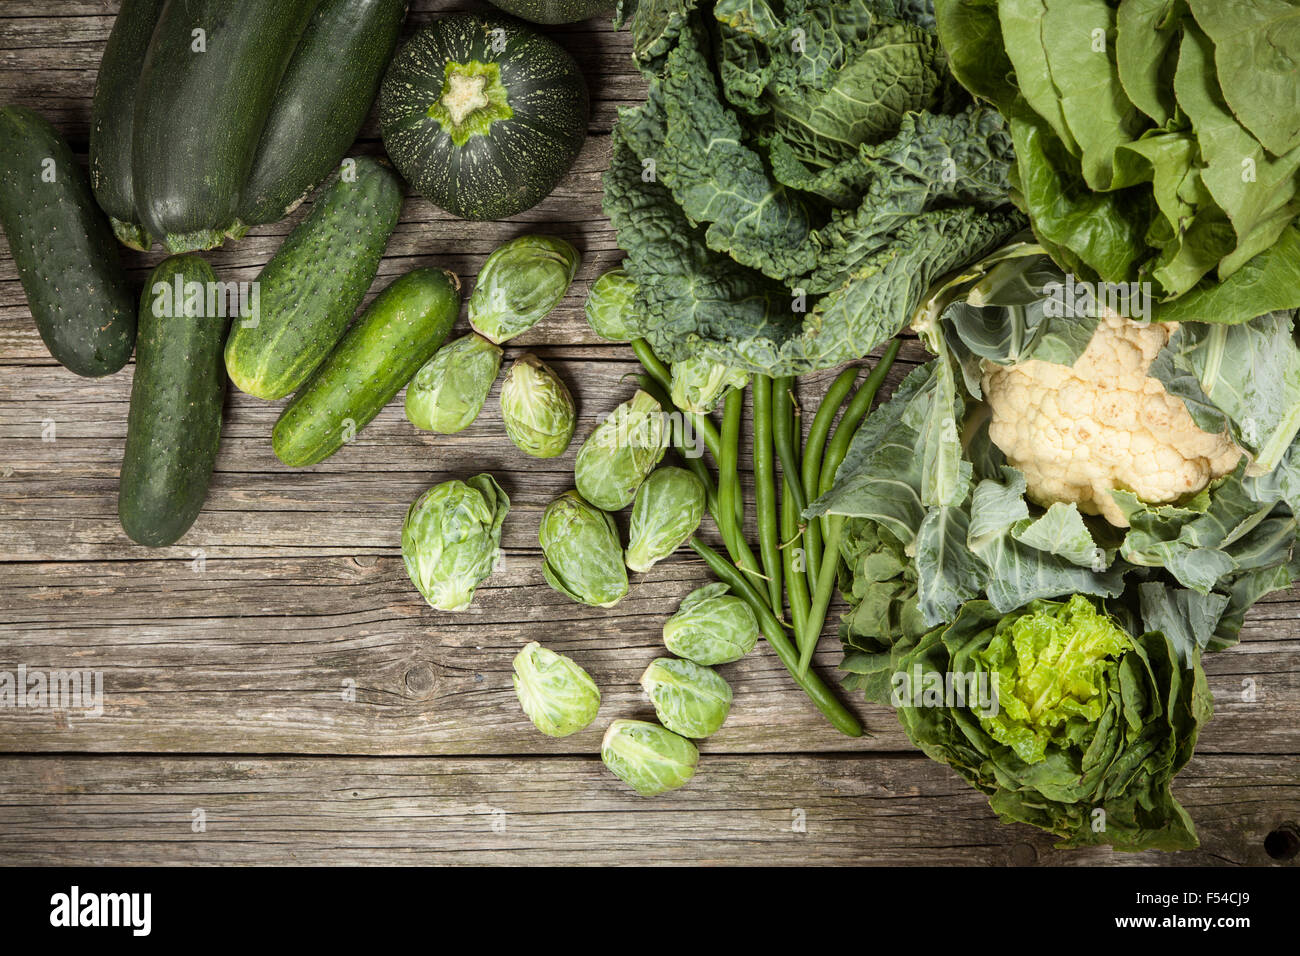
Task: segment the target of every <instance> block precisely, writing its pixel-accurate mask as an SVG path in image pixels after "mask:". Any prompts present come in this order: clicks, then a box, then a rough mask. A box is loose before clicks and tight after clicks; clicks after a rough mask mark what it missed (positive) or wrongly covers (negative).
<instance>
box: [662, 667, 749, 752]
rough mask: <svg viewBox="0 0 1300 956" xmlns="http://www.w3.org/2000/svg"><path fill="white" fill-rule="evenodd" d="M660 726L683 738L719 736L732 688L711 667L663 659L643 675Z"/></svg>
mask: <svg viewBox="0 0 1300 956" xmlns="http://www.w3.org/2000/svg"><path fill="white" fill-rule="evenodd" d="M641 687H642V689H643V690H644V691H645V692H646V694H647V695H649V697H650V703H652V704H654V705H655V713H656V714H657V715H658V716H659V723H661V724H663V725H664V726H665V727H667V728H668V729H669V730H671V731H672V732H673V733H675V734H681V735H682V736H683V737H696V738H699V737H708V736H709V735H710V734H714V733H716V732H717V730H718V728H719V727H721V726H722V722H723V721H724V720H726V719H727V712H728V711H730V710H731V685H729V684H728V683H727V682H726V681H725V680H723V679H722V676H721V675H720V674H719V673H718V672H717V671H715V670H713V669H712V668H709V667H701V666H700V665H699V664H696V663H693V662H691V661H679V660H674V659H673V658H671V657H661V658H659V659H658V660H656V661H652V662H651V663H650V666H649V667H647V668H646V669H645V673H644V674H642V675H641Z"/></svg>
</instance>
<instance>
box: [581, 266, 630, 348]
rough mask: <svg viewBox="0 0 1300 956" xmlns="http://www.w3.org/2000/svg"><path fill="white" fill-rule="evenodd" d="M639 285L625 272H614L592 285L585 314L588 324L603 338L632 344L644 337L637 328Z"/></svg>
mask: <svg viewBox="0 0 1300 956" xmlns="http://www.w3.org/2000/svg"><path fill="white" fill-rule="evenodd" d="M635 296H636V283H635V282H633V281H632V277H631V276H629V275H628V274H627V273H626V272H624V271H623V270H622V269H611V270H610V271H609V272H606V273H605V274H604V275H603V276H601V277H600V278H599V279H597V280H596V281H595V282H593V283H592V285H591V291H590V292H588V293H587V303H586V306H585V307H584V311H585V312H586V315H587V324H588V325H590V326H591V329H592V331H593V332H595V333H596V334H597V335H599V336H600V337H601V338H602V339H608V340H609V341H611V342H631V341H632V340H633V339H635V338H640V336H641V332H640V329H639V328H638V326H637V320H636V308H635V306H634V304H633V299H634V297H635Z"/></svg>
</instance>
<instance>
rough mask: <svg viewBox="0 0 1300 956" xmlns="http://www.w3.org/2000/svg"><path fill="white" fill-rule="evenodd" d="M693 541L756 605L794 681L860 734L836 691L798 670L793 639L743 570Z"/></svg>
mask: <svg viewBox="0 0 1300 956" xmlns="http://www.w3.org/2000/svg"><path fill="white" fill-rule="evenodd" d="M690 545H691V547H692V548H694V549H695V552H696V553H697V554H698V555H699V556H700V557H702V558H703V559H704V561H705V563H706V564H708V566H709V569H710V570H711V571H712V572H713V573H714V574H715V575H717V577H718V579H719V580H720V581H722V582H723V583H725V584H727V585H728V586H730V588H731V589H732V591H734V592H735V593H736V595H737V596H738V597H740V598H742V599H743V600H744V601H746V602H747V603H748V604H749V606H750V608H751V609H753V611H754V614H755V615H756V616H757V617H758V622H759V627H760V628H761V629H762V631H763V636H764V637H765V638H766V639H767V642H768V643H769V644H771V645H772V649H773V650H774V651H776V656H777V657H779V658H780V659H781V663H782V664H784V665H785V667H786V669H787V670H789V671H790V673H791V674H792V675H793V676H794V680H795V683H796V684H798V685H799V687H800V688H802V690H803V692H804V693H805V694H807V695H808V697H809V699H810V700H811V701H812V702H813V703H814V704H816V705H817V709H818V710H820V711H821V712H822V713H823V714H824V715H825V716H826V719H827V720H829V721H830V722H831V725H832V726H833V727H835V729H836V730H838V731H839V732H840V733H842V734H845V735H847V736H849V737H861V736H862V724H861V723H860V722H859V721H858V719H857V718H856V717H854V716H853V714H851V713H849V711H848V709H847V708H846V707H845V706H844V705H843V704H842V703H840V701H839V700H837V699H836V697H835V695H834V693H833V692H832V691H831V689H830V688H829V687H827V686H826V684H825V683H824V682H823V681H822V679H821V678H820V677H818V676H817V675H816V674H812V673H803V674H801V673H800V672H799V660H798V653H797V652H796V651H795V649H794V646H793V645H792V644H791V643H790V639H789V638H787V637H786V636H785V631H784V630H782V628H781V623H780V622H779V621H778V620H777V619H776V618H775V617H774V616H773V614H772V612H771V610H770V609H769V608H768V606H767V604H766V603H764V601H763V598H762V595H761V594H760V593H759V592H758V591H757V590H756V589H755V588H754V587H753V585H751V584H750V583H749V582H748V581H747V580H746V579H745V576H744V575H743V574H741V573H740V572H739V571H737V570H736V569H735V568H734V567H732V566H731V565H730V564H728V563H727V562H726V561H725V560H724V559H723V557H722V556H721V555H720V554H718V553H717V552H716V551H714V550H713V549H712V548H710V547H709V546H708V545H706V544H704V543H703V542H702V541H700V539H699V538H691V540H690Z"/></svg>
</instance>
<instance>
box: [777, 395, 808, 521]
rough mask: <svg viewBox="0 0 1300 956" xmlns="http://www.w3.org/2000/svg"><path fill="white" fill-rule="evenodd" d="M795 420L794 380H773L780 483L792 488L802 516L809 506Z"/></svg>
mask: <svg viewBox="0 0 1300 956" xmlns="http://www.w3.org/2000/svg"><path fill="white" fill-rule="evenodd" d="M796 419H797V416H796V415H795V401H794V376H792V375H783V376H781V377H780V378H775V379H773V380H772V444H773V446H774V447H775V448H776V457H777V458H779V459H780V461H781V483H782V485H785V484H787V483H788V484H789V485H790V491H791V493H792V494H793V495H794V503H795V505H796V506H797V508H798V514H800V515H802V514H803V509H804V508H806V507H808V502H807V499H806V498H805V497H804V493H803V481H802V478H801V476H800V471H799V441H798V440H797V439H796V437H795V436H796V435H798V434H799V432H798V429H797V427H796V424H795V423H796ZM800 437H802V436H800ZM799 520H803V519H802V518H800V519H799ZM783 534H784V532H783ZM786 540H789V539H788V538H787V539H786Z"/></svg>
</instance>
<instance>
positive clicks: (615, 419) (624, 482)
mask: <svg viewBox="0 0 1300 956" xmlns="http://www.w3.org/2000/svg"><path fill="white" fill-rule="evenodd" d="M668 438H669V430H668V422H667V420H666V418H665V417H664V414H663V409H662V408H661V407H660V406H659V403H658V402H657V401H655V399H654V397H653V396H651V395H650V394H649V393H648V392H643V391H639V390H638V391H637V393H636V394H635V395H634V396H632V398H631V399H630V400H628V401H626V402H624V403H623V404H622V405H620V406H618V408H616V409H614V411H612V412H610V414H609V417H607V418H606V419H605V420H604V421H603V422H601V423H600V424H599V425H597V426H596V430H595V431H593V432H592V433H591V434H590V435H589V436H588V437H587V440H586V441H585V442H583V443H582V447H581V448H580V449H578V459H577V461H576V462H575V463H574V466H573V475H574V479H575V481H576V482H577V485H578V492H579V493H580V494H581V495H582V496H583V497H584V498H586V499H587V500H588V501H590V502H591V503H592V504H594V505H595V506H596V507H597V508H604V509H605V510H606V511H618V510H620V509H622V508H626V507H627V506H628V505H629V504H630V503H631V501H632V498H633V496H634V495H635V494H636V490H637V489H638V488H640V487H641V482H643V481H645V478H646V475H648V474H650V472H651V470H653V469H654V466H655V465H657V464H659V459H661V458H663V456H664V452H665V451H666V450H667V447H668Z"/></svg>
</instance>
